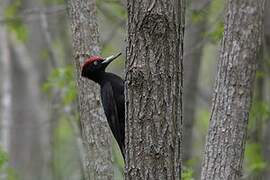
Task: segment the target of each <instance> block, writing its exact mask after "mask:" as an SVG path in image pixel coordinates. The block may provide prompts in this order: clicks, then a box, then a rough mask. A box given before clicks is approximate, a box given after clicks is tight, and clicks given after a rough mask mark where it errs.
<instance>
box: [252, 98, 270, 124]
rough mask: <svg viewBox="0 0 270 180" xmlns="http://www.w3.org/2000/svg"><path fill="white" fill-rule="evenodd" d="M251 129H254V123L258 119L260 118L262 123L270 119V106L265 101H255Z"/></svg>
mask: <svg viewBox="0 0 270 180" xmlns="http://www.w3.org/2000/svg"><path fill="white" fill-rule="evenodd" d="M249 118H250V120H249V121H250V122H249V127H250V128H251V127H254V123H255V121H256V120H257V118H260V120H261V121H262V122H264V121H266V120H267V119H269V118H270V105H269V104H268V103H267V102H264V101H254V102H253V104H252V107H251V111H250V115H249Z"/></svg>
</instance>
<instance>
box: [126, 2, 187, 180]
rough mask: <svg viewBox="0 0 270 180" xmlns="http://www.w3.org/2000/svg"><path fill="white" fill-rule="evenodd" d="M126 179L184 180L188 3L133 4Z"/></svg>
mask: <svg viewBox="0 0 270 180" xmlns="http://www.w3.org/2000/svg"><path fill="white" fill-rule="evenodd" d="M127 7H128V48H127V62H126V84H125V95H126V147H127V149H126V172H125V173H126V174H125V176H126V179H153V180H156V179H162V180H163V179H180V176H181V152H180V145H181V139H182V79H183V75H182V73H183V71H182V63H183V37H184V25H185V24H184V23H185V22H184V14H185V2H184V1H183V0H165V1H156V0H153V1H148V0H142V1H132V0H128V4H127Z"/></svg>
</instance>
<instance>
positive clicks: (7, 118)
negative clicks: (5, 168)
mask: <svg viewBox="0 0 270 180" xmlns="http://www.w3.org/2000/svg"><path fill="white" fill-rule="evenodd" d="M5 4H6V3H3V5H2V6H1V7H0V12H3V9H4V7H5ZM1 15H2V13H1ZM0 41H1V44H0V54H1V56H0V67H1V69H0V70H1V80H0V82H1V91H0V93H1V96H0V98H1V104H0V105H1V106H0V110H1V111H0V115H1V120H0V145H1V147H2V148H3V149H4V150H5V151H6V152H8V151H9V148H10V144H9V143H10V123H11V120H12V114H11V109H12V104H11V96H12V95H11V92H10V90H11V84H12V82H11V57H10V56H11V50H10V43H9V40H8V38H7V31H6V28H5V27H4V26H1V27H0Z"/></svg>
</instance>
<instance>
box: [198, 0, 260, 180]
mask: <svg viewBox="0 0 270 180" xmlns="http://www.w3.org/2000/svg"><path fill="white" fill-rule="evenodd" d="M226 7H227V9H226V18H225V32H224V37H223V41H222V49H221V52H220V59H219V63H218V75H217V79H216V87H215V94H214V99H213V106H212V114H211V119H210V126H209V131H208V136H207V142H206V147H205V154H204V161H203V167H202V174H201V179H202V180H216V179H222V180H234V179H239V178H240V177H241V170H242V162H243V154H244V149H245V142H246V134H247V124H248V117H249V109H250V105H251V99H252V91H253V84H254V79H255V71H256V64H257V62H256V61H257V58H258V54H259V50H260V45H261V35H262V19H263V18H262V17H263V9H264V0H237V1H232V0H227V5H226Z"/></svg>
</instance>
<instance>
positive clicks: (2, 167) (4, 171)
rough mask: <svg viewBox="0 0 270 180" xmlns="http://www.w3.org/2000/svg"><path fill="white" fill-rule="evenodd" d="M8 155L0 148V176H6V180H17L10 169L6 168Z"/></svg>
mask: <svg viewBox="0 0 270 180" xmlns="http://www.w3.org/2000/svg"><path fill="white" fill-rule="evenodd" d="M7 163H8V154H7V153H6V152H5V151H4V150H3V149H2V148H1V147H0V176H2V175H3V176H6V179H7V180H17V179H19V178H18V176H17V174H16V173H15V171H14V170H13V169H12V168H9V167H8V166H7Z"/></svg>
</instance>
